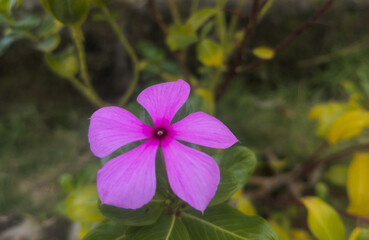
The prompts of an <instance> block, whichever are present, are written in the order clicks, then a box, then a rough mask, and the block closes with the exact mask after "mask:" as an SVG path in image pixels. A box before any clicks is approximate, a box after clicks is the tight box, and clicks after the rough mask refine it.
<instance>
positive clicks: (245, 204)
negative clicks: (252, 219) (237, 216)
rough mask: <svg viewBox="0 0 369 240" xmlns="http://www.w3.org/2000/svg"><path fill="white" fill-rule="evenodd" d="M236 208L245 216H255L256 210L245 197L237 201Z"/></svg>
mask: <svg viewBox="0 0 369 240" xmlns="http://www.w3.org/2000/svg"><path fill="white" fill-rule="evenodd" d="M236 208H237V209H238V210H240V211H241V212H243V213H244V214H246V215H249V216H253V215H256V210H255V208H254V206H253V205H252V203H251V202H250V201H249V200H248V199H247V198H245V197H240V198H238V199H237V204H236Z"/></svg>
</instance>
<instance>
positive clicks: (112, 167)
mask: <svg viewBox="0 0 369 240" xmlns="http://www.w3.org/2000/svg"><path fill="white" fill-rule="evenodd" d="M158 147H159V141H158V140H155V139H149V140H147V141H146V142H144V143H143V144H141V145H140V146H138V147H137V148H135V149H133V150H131V151H129V152H126V153H124V154H122V155H120V156H118V157H116V158H114V159H112V160H110V161H109V162H107V163H106V164H105V165H104V166H103V168H102V169H100V170H99V171H98V173H97V193H98V194H99V197H100V200H101V202H102V203H104V204H108V205H113V206H116V207H120V208H130V209H136V208H140V207H142V206H143V205H145V204H146V203H148V202H150V200H151V199H152V198H153V197H154V195H155V191H156V176H155V157H156V152H157V150H158Z"/></svg>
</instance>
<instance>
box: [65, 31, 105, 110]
mask: <svg viewBox="0 0 369 240" xmlns="http://www.w3.org/2000/svg"><path fill="white" fill-rule="evenodd" d="M70 30H71V34H72V39H73V42H74V44H75V46H76V49H77V55H78V63H79V70H80V73H81V78H82V80H83V82H84V85H83V84H81V83H80V82H79V81H78V79H76V78H69V79H68V80H69V81H70V82H71V83H72V84H73V85H74V86H75V87H76V88H77V89H78V90H79V91H80V92H82V94H83V95H84V96H85V97H86V98H87V99H88V100H89V101H90V102H92V103H93V104H95V105H97V106H99V107H102V106H104V105H106V103H104V101H102V100H101V99H100V98H99V96H98V95H97V93H96V92H95V89H94V88H93V86H92V84H91V79H90V76H89V74H88V70H87V64H86V54H85V49H84V47H83V33H82V30H81V26H79V25H78V26H71V27H70Z"/></svg>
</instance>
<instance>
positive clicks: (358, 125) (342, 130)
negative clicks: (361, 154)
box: [327, 110, 369, 143]
mask: <svg viewBox="0 0 369 240" xmlns="http://www.w3.org/2000/svg"><path fill="white" fill-rule="evenodd" d="M368 119H369V113H368V112H367V111H364V110H351V111H349V112H346V113H345V114H343V115H342V116H340V117H339V118H338V119H336V120H335V121H334V123H333V124H332V125H331V127H330V128H329V130H328V134H327V139H328V142H330V143H336V142H338V141H340V140H343V139H348V138H352V137H355V136H357V135H359V134H360V133H361V132H362V130H363V129H364V127H365V126H366V125H367V124H368Z"/></svg>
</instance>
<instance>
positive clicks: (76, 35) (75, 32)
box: [70, 25, 92, 88]
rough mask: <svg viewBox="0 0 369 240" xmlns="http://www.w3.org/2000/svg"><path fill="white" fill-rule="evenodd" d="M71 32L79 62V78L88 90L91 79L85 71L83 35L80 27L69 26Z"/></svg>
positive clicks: (90, 86)
mask: <svg viewBox="0 0 369 240" xmlns="http://www.w3.org/2000/svg"><path fill="white" fill-rule="evenodd" d="M70 29H71V32H72V38H73V41H74V44H75V46H76V48H77V54H78V62H79V68H80V71H81V77H82V80H83V82H84V83H85V85H86V86H87V87H88V88H92V85H91V79H90V76H89V75H88V70H87V64H86V54H85V48H84V47H83V33H82V30H81V26H79V25H78V26H71V27H70Z"/></svg>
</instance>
